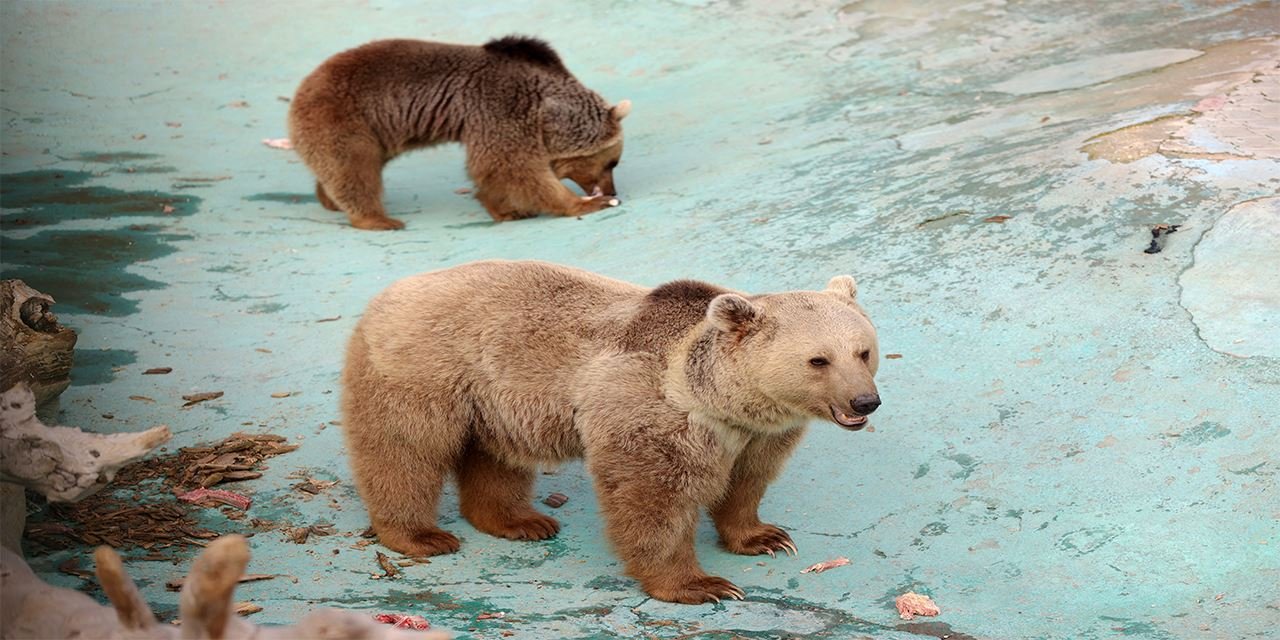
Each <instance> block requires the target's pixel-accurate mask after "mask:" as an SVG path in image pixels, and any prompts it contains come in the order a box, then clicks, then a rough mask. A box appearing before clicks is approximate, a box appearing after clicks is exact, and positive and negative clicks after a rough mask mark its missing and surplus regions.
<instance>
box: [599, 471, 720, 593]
mask: <svg viewBox="0 0 1280 640" xmlns="http://www.w3.org/2000/svg"><path fill="white" fill-rule="evenodd" d="M620 481H621V482H623V483H624V485H625V484H630V485H631V486H629V487H627V486H624V485H617V488H616V489H615V490H613V491H608V490H607V489H606V490H604V491H601V490H600V489H603V488H604V487H606V486H607V484H606V483H608V484H612V483H611V482H610V481H607V480H605V481H598V482H597V485H596V486H597V493H598V494H599V495H600V498H601V504H600V506H601V508H602V510H603V511H604V515H605V520H606V522H607V526H608V532H609V538H610V540H611V541H612V542H613V546H614V548H615V549H617V551H618V555H619V556H621V557H622V560H623V562H624V563H625V564H626V567H627V573H628V574H629V575H631V576H633V577H635V578H636V579H637V580H639V581H640V586H641V588H643V589H644V590H645V592H646V593H648V594H649V595H651V596H653V597H654V598H657V599H659V600H664V601H666V602H680V603H683V604H702V603H705V602H719V601H720V599H721V598H737V599H739V600H741V599H742V598H743V595H744V594H743V592H742V590H741V589H739V588H738V587H737V586H736V585H734V584H733V583H732V582H729V581H728V580H725V579H724V578H720V577H717V576H710V575H707V573H706V572H705V571H703V570H702V566H701V565H699V564H698V557H697V555H696V554H695V553H694V534H695V531H696V529H697V523H698V512H699V509H698V504H697V503H696V502H695V501H693V500H691V499H688V498H687V497H684V496H679V495H672V492H671V489H670V487H667V486H660V485H659V484H658V483H653V484H650V483H647V482H643V481H637V479H636V478H635V477H632V478H630V479H625V480H622V479H620Z"/></svg>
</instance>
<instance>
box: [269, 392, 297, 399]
mask: <svg viewBox="0 0 1280 640" xmlns="http://www.w3.org/2000/svg"><path fill="white" fill-rule="evenodd" d="M291 395H293V392H292V391H277V392H275V393H273V394H271V397H272V398H288V397H289V396H291Z"/></svg>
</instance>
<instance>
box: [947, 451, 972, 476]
mask: <svg viewBox="0 0 1280 640" xmlns="http://www.w3.org/2000/svg"><path fill="white" fill-rule="evenodd" d="M944 457H945V458H946V459H948V460H950V461H952V462H954V463H956V464H958V465H960V470H958V471H956V472H954V473H952V474H951V477H952V478H955V479H957V480H967V479H968V478H969V476H971V475H973V472H974V471H975V470H976V469H977V468H978V465H979V464H980V463H979V462H978V461H977V460H974V459H973V456H971V455H969V454H967V453H953V454H951V455H948V456H944Z"/></svg>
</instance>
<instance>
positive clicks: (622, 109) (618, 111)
mask: <svg viewBox="0 0 1280 640" xmlns="http://www.w3.org/2000/svg"><path fill="white" fill-rule="evenodd" d="M609 112H610V113H612V114H613V119H614V120H622V119H623V118H625V117H627V114H628V113H631V101H630V100H620V101H618V104H615V105H613V108H612V109H610V110H609Z"/></svg>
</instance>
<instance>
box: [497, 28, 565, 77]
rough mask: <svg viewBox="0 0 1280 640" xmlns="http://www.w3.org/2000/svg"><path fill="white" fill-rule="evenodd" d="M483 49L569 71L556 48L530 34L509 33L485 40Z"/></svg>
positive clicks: (542, 65) (549, 67)
mask: <svg viewBox="0 0 1280 640" xmlns="http://www.w3.org/2000/svg"><path fill="white" fill-rule="evenodd" d="M484 50H485V51H488V52H489V53H492V54H495V55H500V56H503V57H506V58H512V59H515V60H522V61H524V62H529V63H532V64H536V65H538V66H540V67H546V68H548V69H553V70H555V71H562V72H564V73H568V72H569V70H568V69H566V68H565V66H564V63H563V62H561V61H560V54H558V53H556V50H555V49H552V48H551V45H549V44H547V41H546V40H541V39H538V38H533V37H530V36H517V35H510V36H506V37H503V38H498V39H496V40H490V41H488V42H486V43H485V45H484Z"/></svg>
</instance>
